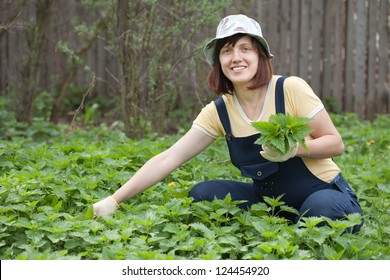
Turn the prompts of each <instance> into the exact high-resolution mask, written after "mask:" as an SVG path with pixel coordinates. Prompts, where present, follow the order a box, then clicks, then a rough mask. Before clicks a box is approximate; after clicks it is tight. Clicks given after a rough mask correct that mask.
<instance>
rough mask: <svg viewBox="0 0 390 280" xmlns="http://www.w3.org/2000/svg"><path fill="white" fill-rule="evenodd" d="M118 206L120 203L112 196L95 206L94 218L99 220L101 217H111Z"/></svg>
mask: <svg viewBox="0 0 390 280" xmlns="http://www.w3.org/2000/svg"><path fill="white" fill-rule="evenodd" d="M118 206H119V204H118V202H116V200H115V199H114V198H113V197H112V196H109V197H106V198H105V199H103V200H101V201H99V202H96V203H95V204H94V205H93V217H94V218H97V217H99V216H108V215H111V214H113V213H114V212H115V210H116V209H117V208H118Z"/></svg>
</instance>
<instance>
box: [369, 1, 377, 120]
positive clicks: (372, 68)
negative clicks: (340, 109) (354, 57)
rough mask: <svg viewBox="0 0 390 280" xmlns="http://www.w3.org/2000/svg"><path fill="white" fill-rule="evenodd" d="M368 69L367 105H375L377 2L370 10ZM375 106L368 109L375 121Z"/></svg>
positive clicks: (370, 117)
mask: <svg viewBox="0 0 390 280" xmlns="http://www.w3.org/2000/svg"><path fill="white" fill-rule="evenodd" d="M368 9H369V10H368V12H369V14H368V54H367V56H368V61H367V63H368V67H367V68H368V69H367V71H368V72H367V103H368V104H373V105H374V104H375V102H374V101H375V95H376V90H375V84H376V83H375V80H376V79H375V75H376V71H377V69H376V61H377V47H376V36H377V23H376V19H377V12H378V10H377V9H378V7H377V1H373V3H371V4H370V6H369V8H368ZM375 110H376V108H375V105H374V106H368V107H367V118H369V119H373V118H374V113H375Z"/></svg>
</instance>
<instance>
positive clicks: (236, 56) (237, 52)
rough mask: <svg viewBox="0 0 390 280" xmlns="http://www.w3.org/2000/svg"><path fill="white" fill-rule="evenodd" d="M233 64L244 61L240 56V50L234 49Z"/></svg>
mask: <svg viewBox="0 0 390 280" xmlns="http://www.w3.org/2000/svg"><path fill="white" fill-rule="evenodd" d="M232 61H233V62H239V61H242V57H241V54H240V50H239V49H238V48H234V49H233V57H232Z"/></svg>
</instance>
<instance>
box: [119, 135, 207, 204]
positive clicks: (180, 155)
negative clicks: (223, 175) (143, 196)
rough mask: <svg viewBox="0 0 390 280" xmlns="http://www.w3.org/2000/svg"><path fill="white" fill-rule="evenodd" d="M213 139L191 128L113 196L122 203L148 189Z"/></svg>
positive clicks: (200, 150)
mask: <svg viewBox="0 0 390 280" xmlns="http://www.w3.org/2000/svg"><path fill="white" fill-rule="evenodd" d="M213 141H214V139H213V138H211V137H209V136H207V135H205V134H204V133H202V132H200V131H199V130H197V129H194V128H191V129H190V130H189V131H188V132H187V133H186V134H185V135H184V136H183V137H182V138H181V139H179V140H178V141H177V142H176V143H175V144H174V145H173V146H172V147H170V148H169V149H168V150H166V151H164V152H162V153H161V154H158V155H156V156H154V157H153V158H151V159H150V160H149V161H147V162H146V163H145V164H144V165H143V166H142V167H141V168H140V169H139V170H138V171H137V173H136V174H135V175H134V176H133V177H132V178H131V179H130V180H129V181H127V182H126V183H125V184H124V185H123V186H122V187H121V188H120V189H118V190H117V191H116V192H115V193H114V194H113V198H114V199H115V200H116V201H117V202H118V203H120V202H122V201H124V200H128V199H130V198H131V197H133V196H135V195H136V194H138V193H140V192H142V191H144V190H146V189H147V188H149V187H151V186H153V185H154V184H156V183H157V182H159V181H161V180H162V179H164V178H165V177H166V176H168V175H169V174H170V173H172V172H173V171H174V170H175V169H176V168H178V167H179V166H180V165H182V164H183V163H185V162H186V161H188V160H190V159H192V158H193V157H195V156H196V155H198V154H199V153H200V152H202V151H203V150H204V149H206V148H207V147H208V146H209V145H210V144H211V143H212V142H213Z"/></svg>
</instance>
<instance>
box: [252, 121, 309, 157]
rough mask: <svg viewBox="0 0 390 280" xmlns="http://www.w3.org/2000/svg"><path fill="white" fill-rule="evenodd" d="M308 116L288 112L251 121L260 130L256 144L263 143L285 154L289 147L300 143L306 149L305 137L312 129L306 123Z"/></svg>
mask: <svg viewBox="0 0 390 280" xmlns="http://www.w3.org/2000/svg"><path fill="white" fill-rule="evenodd" d="M309 121H310V118H300V117H294V116H292V115H290V114H275V115H272V116H271V117H270V118H269V121H267V122H265V121H257V122H252V126H253V127H254V128H255V129H256V130H257V131H259V132H260V137H259V139H257V140H256V142H255V143H256V144H265V145H267V146H269V147H270V148H272V149H274V150H276V151H279V152H280V153H281V154H285V153H286V152H287V151H288V150H290V148H292V147H294V146H296V144H297V143H300V144H301V145H302V147H304V148H305V149H306V150H307V146H306V143H305V137H307V136H308V135H309V134H310V132H311V131H312V129H311V128H310V126H309V125H308V124H307V123H308V122H309Z"/></svg>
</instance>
